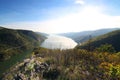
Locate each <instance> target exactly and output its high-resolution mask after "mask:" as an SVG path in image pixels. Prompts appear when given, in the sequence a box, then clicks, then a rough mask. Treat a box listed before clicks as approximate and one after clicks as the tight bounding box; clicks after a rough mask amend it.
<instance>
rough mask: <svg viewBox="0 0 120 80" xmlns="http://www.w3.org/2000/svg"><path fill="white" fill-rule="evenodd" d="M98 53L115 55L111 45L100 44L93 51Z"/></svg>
mask: <svg viewBox="0 0 120 80" xmlns="http://www.w3.org/2000/svg"><path fill="white" fill-rule="evenodd" d="M95 50H96V51H98V52H109V53H115V52H116V51H115V49H114V47H113V46H112V45H111V44H102V45H101V46H100V47H98V48H96V49H95Z"/></svg>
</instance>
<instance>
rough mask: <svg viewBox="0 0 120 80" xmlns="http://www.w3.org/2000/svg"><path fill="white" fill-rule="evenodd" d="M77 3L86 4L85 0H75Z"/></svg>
mask: <svg viewBox="0 0 120 80" xmlns="http://www.w3.org/2000/svg"><path fill="white" fill-rule="evenodd" d="M75 3H76V4H81V5H83V4H85V1H84V0H75Z"/></svg>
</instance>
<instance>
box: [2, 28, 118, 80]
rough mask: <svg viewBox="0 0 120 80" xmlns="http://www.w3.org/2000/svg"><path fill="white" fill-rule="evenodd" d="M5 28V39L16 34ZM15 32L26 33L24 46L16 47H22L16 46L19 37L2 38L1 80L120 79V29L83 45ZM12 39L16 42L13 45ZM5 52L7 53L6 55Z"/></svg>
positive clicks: (61, 39)
mask: <svg viewBox="0 0 120 80" xmlns="http://www.w3.org/2000/svg"><path fill="white" fill-rule="evenodd" d="M2 29H3V30H7V31H3V32H2V31H1V33H0V35H1V36H3V35H6V34H12V33H11V29H4V28H1V30H2ZM14 31H15V33H17V31H18V32H19V31H20V34H19V33H17V34H18V35H21V34H22V36H21V37H24V38H22V39H23V43H22V44H20V46H18V47H16V46H15V45H19V43H18V42H17V43H16V44H14V41H19V37H18V36H17V35H16V34H14V36H13V37H12V38H11V37H10V38H9V37H8V36H4V37H3V38H1V39H0V40H1V43H0V44H2V46H3V45H5V46H4V47H1V53H2V54H1V55H4V56H3V57H2V56H1V62H0V79H1V80H7V79H9V80H13V79H15V80H19V79H23V80H27V79H29V80H33V79H35V80H96V79H98V80H105V79H108V80H119V79H120V73H119V71H120V52H119V51H120V49H119V47H118V46H119V43H116V41H117V42H118V41H119V38H118V36H119V34H120V30H115V31H112V32H108V33H106V34H103V35H101V36H97V37H94V38H91V39H88V40H87V41H85V42H84V43H82V44H77V43H76V42H75V41H74V40H72V39H70V38H67V37H64V36H59V35H48V34H44V33H38V32H37V34H36V33H35V32H31V31H24V30H22V31H21V30H17V31H16V30H12V32H14ZM23 34H24V35H23ZM90 34H91V33H90ZM12 35H13V34H12ZM88 35H89V34H88ZM16 38H17V39H16ZM8 39H9V40H13V42H10V43H9V42H8ZM3 40H4V41H3ZM24 40H25V41H24ZM20 42H22V41H20ZM29 43H30V44H29ZM26 44H29V45H26ZM6 45H8V46H9V47H7V46H6ZM23 45H24V46H23ZM22 47H24V48H22ZM25 47H26V48H25ZM14 48H15V49H14ZM4 49H6V50H7V53H3V52H2V51H3V50H4ZM9 52H10V54H9ZM6 54H7V55H6ZM9 56H10V57H9ZM114 70H115V71H114Z"/></svg>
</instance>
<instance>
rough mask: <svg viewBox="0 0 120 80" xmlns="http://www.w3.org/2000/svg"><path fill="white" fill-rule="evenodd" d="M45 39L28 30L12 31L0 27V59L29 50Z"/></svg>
mask: <svg viewBox="0 0 120 80" xmlns="http://www.w3.org/2000/svg"><path fill="white" fill-rule="evenodd" d="M44 39H45V37H44V36H42V35H38V34H36V33H34V32H32V31H28V30H13V29H7V28H3V27H0V57H1V58H8V57H10V56H12V55H13V54H16V53H18V52H21V51H25V50H27V49H31V48H33V47H35V46H37V45H39V43H41V42H42V41H43V40H44Z"/></svg>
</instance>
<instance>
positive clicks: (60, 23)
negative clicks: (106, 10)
mask: <svg viewBox="0 0 120 80" xmlns="http://www.w3.org/2000/svg"><path fill="white" fill-rule="evenodd" d="M4 26H7V27H9V28H10V27H11V28H13V27H14V28H17V29H18V28H19V29H21V28H22V29H31V30H34V31H40V32H46V33H63V32H76V31H83V30H95V29H101V28H114V27H120V16H110V15H105V14H102V13H101V12H100V10H99V9H98V8H96V7H85V8H84V9H83V10H82V11H80V12H78V13H73V14H69V15H67V16H64V17H61V18H57V19H53V20H46V21H38V22H18V23H13V24H6V25H4Z"/></svg>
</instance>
